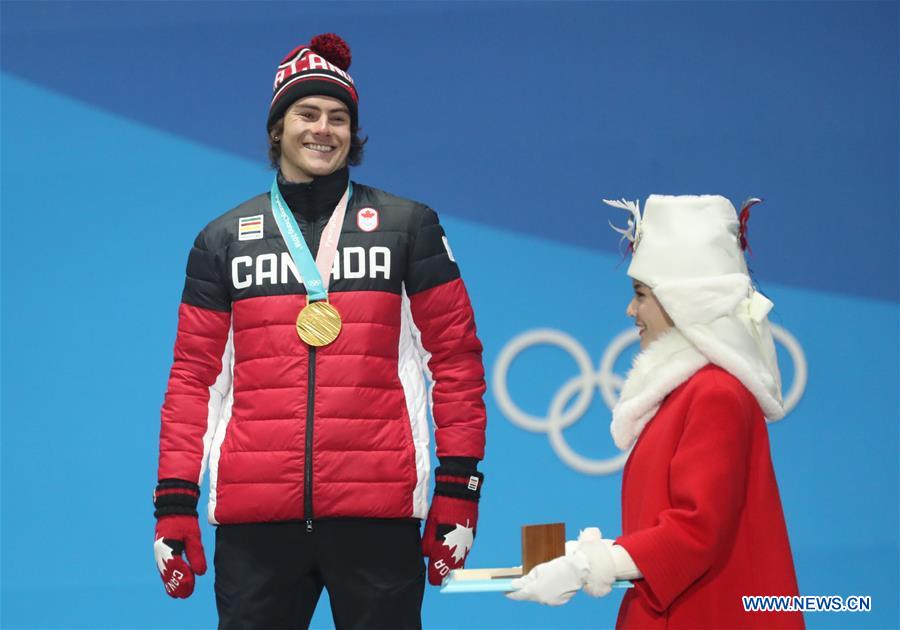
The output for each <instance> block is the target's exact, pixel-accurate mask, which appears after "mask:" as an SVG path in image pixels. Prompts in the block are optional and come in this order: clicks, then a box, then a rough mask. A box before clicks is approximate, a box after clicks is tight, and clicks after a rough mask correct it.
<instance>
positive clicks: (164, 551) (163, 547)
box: [153, 536, 173, 574]
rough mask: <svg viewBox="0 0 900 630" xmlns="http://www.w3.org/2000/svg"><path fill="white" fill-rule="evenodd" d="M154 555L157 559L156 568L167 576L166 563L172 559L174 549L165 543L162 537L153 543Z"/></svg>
mask: <svg viewBox="0 0 900 630" xmlns="http://www.w3.org/2000/svg"><path fill="white" fill-rule="evenodd" d="M153 555H154V556H155V557H156V568H157V569H159V572H160V573H162V574H165V572H166V563H167V562H168V561H169V560H171V559H172V557H173V556H172V548H171V547H170V546H169V545H167V544H166V543H164V542H163V539H162V537H161V536H160V537H159V538H157V539H156V542H155V543H153Z"/></svg>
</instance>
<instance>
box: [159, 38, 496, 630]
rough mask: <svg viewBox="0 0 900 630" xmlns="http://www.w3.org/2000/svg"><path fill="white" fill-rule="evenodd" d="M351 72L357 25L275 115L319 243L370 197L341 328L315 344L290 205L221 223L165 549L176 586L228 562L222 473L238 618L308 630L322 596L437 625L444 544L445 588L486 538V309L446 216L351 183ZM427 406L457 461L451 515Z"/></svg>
mask: <svg viewBox="0 0 900 630" xmlns="http://www.w3.org/2000/svg"><path fill="white" fill-rule="evenodd" d="M349 65H350V51H349V49H348V48H347V46H346V44H345V43H344V42H343V40H341V39H340V38H339V37H337V36H336V35H332V34H328V35H320V36H317V37H315V38H313V40H312V41H311V42H310V44H307V45H302V46H298V47H297V48H295V49H294V50H292V51H291V52H290V53H289V54H288V55H287V56H286V57H285V58H284V60H283V61H282V62H281V64H280V65H279V66H278V69H277V72H276V76H275V86H274V95H273V98H272V103H271V106H270V111H269V117H268V125H267V128H268V132H269V138H270V149H271V150H270V158H271V159H272V162H273V165H274V166H276V167H277V168H278V175H277V186H278V192H279V193H280V195H281V197H282V198H283V199H284V201H285V202H286V204H287V206H289V208H290V212H291V214H292V215H293V218H294V219H295V221H296V223H297V225H298V226H299V228H300V231H301V232H302V235H303V239H304V240H305V243H306V245H307V247H308V248H309V250H310V252H312V253H313V254H315V253H316V252H317V251H318V249H319V242H320V240H321V238H322V232H323V229H324V228H325V226H326V224H327V223H328V221H329V219H330V218H331V216H332V214H333V213H334V212H335V208H336V207H337V206H338V204H339V202H340V201H341V199H342V197H343V196H344V195H345V193H347V194H348V196H349V201H348V202H347V205H346V214H345V216H344V220H343V223H342V224H341V225H340V236H339V239H338V242H337V249H336V253H335V257H334V262H333V265H332V267H331V275H330V286H329V288H328V301H329V303H330V305H331V306H333V307H334V308H335V309H336V310H337V311H338V312H339V314H340V318H341V320H342V328H341V331H340V334H339V335H338V336H337V338H336V339H334V341H333V342H331V343H329V344H327V345H323V346H319V347H317V346H315V345H308V343H306V342H304V341H303V340H301V338H299V337H298V331H297V324H296V320H297V314H298V312H299V311H301V310H302V309H303V308H304V307H305V306H306V305H307V298H308V296H307V291H306V288H305V285H304V283H303V282H302V280H301V273H300V272H299V271H298V266H297V264H295V262H294V259H293V258H292V256H291V254H290V252H289V250H288V247H287V245H286V243H285V240H284V238H283V237H282V234H281V232H280V231H279V227H278V225H277V224H276V221H275V219H274V217H273V212H272V202H271V199H270V195H268V194H263V195H259V196H257V197H254V198H252V199H250V200H248V201H246V202H244V203H242V204H241V205H239V206H238V207H236V208H234V209H233V210H231V211H229V212H227V213H226V214H224V215H222V216H221V217H219V218H217V219H215V220H214V221H212V222H211V223H210V224H209V225H207V226H206V227H205V228H204V229H203V230H202V231H201V232H200V234H199V235H198V236H197V239H196V241H195V243H194V247H193V248H192V250H191V253H190V256H189V258H188V264H187V279H186V282H185V287H184V293H183V296H182V303H181V306H180V308H179V318H178V334H177V339H176V342H175V360H174V364H173V366H172V370H171V375H170V378H169V385H168V390H167V392H166V397H165V403H164V405H163V408H162V429H161V432H160V455H159V484H158V486H157V488H156V492H155V493H154V503H155V506H156V512H155V515H156V517H157V526H156V536H155V539H156V541H155V545H154V550H155V554H156V561H157V566H158V568H159V570H160V572H161V574H162V577H163V582H164V584H165V587H166V591H167V592H168V593H169V594H170V595H172V596H173V597H187V596H188V595H190V593H191V592H192V590H193V586H194V574H202V573H203V572H204V571H205V570H206V561H205V557H204V552H203V547H202V545H201V543H200V530H199V526H198V516H197V503H198V498H199V495H200V487H199V484H200V483H201V481H202V479H203V475H204V472H205V469H206V467H207V466H208V468H209V473H210V482H209V507H208V516H209V520H210V522H211V523H213V524H215V525H217V526H218V527H217V528H216V553H215V569H216V582H215V589H216V603H217V606H218V611H219V620H220V627H221V628H267V629H268V628H281V627H304V626H305V625H308V624H309V620H310V618H311V616H312V613H313V610H314V609H315V605H316V602H317V601H318V598H319V595H320V594H321V591H322V588H326V589H327V590H328V595H329V598H330V600H331V607H332V611H333V615H334V621H335V624H336V625H337V626H338V627H340V628H351V627H359V628H410V627H420V626H421V614H420V610H421V602H422V595H423V590H424V580H425V573H426V571H425V567H424V565H423V562H422V558H423V553H424V555H425V556H428V558H429V561H428V569H427V573H428V578H429V581H430V582H431V583H432V584H439V583H440V581H441V579H442V577H444V576H445V575H446V574H447V573H448V572H449V571H450V570H451V569H453V568H458V567H461V566H462V565H463V563H464V562H465V558H466V554H467V553H468V551H469V549H470V548H471V545H472V540H473V537H474V534H475V529H476V523H477V518H478V499H479V497H480V493H481V484H482V479H483V478H482V475H481V474H480V473H479V472H477V468H476V464H477V463H478V461H480V460H481V459H482V458H483V456H484V440H485V437H484V436H485V409H484V403H483V401H482V395H483V393H484V390H485V384H484V369H483V366H482V361H481V350H482V348H481V343H480V342H479V340H478V338H477V336H476V332H475V320H474V317H473V313H472V308H471V305H470V302H469V297H468V294H467V293H466V289H465V286H464V285H463V282H462V279H461V278H460V275H459V268H458V267H457V264H456V262H455V260H454V258H453V254H452V251H451V250H450V247H449V244H448V242H447V238H446V236H445V234H444V231H443V229H442V228H441V225H440V223H439V222H438V217H437V214H436V213H435V212H434V211H433V210H431V209H430V208H428V207H427V206H425V205H423V204H420V203H417V202H414V201H410V200H407V199H403V198H400V197H396V196H394V195H391V194H388V193H385V192H382V191H380V190H377V189H375V188H370V187H368V186H364V185H362V184H359V183H356V182H353V183H351V182H350V180H349V169H348V166H349V165H356V164H358V163H359V162H360V160H361V157H362V145H363V142H362V141H361V140H360V138H359V135H358V131H359V124H358V95H357V93H356V88H355V86H354V84H353V80H352V79H351V78H350V75H349V74H348V73H347V69H348V68H349ZM337 216H340V215H337ZM426 374H427V376H428V380H429V381H430V383H431V386H430V388H429V387H428V386H427V384H426V378H425V375H426ZM426 407H430V409H431V414H432V416H433V419H434V424H435V431H434V436H435V441H436V447H437V448H436V451H437V456H438V458H439V459H440V466H439V467H438V468H437V470H436V471H435V479H436V483H435V491H434V496H433V498H432V501H431V504H430V506H429V504H428V486H429V484H428V479H429V476H430V472H431V464H430V457H429V442H430V433H431V432H430V429H429V426H428V424H429V423H428V420H427V412H426ZM426 516H427V520H426V526H425V530H424V534H423V536H422V537H421V538H420V535H419V526H420V520H421V519H423V518H426ZM182 552H183V553H184V556H185V557H186V559H185V557H182Z"/></svg>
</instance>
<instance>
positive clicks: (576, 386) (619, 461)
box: [492, 324, 808, 475]
mask: <svg viewBox="0 0 900 630" xmlns="http://www.w3.org/2000/svg"><path fill="white" fill-rule="evenodd" d="M772 337H773V338H774V339H775V340H776V341H778V342H780V343H781V344H782V345H783V346H784V347H785V349H786V350H787V351H788V354H789V356H790V358H791V361H792V363H793V365H794V375H793V379H792V382H791V387H790V390H788V393H787V395H786V396H785V401H784V406H785V415H786V414H787V413H788V412H790V411H791V410H792V409H793V408H794V407H795V406H796V405H797V403H798V402H799V401H800V398H801V397H802V396H803V392H804V390H805V389H806V380H807V372H808V370H807V363H806V356H805V355H804V353H803V348H801V346H800V344H799V343H798V342H797V340H796V339H795V338H794V337H793V335H791V334H790V333H789V332H788V331H787V330H786V329H784V328H782V327H781V326H778V325H775V324H772ZM639 339H640V338H639V336H638V332H637V329H635V328H629V329H628V330H625V331H623V332H622V333H620V334H618V335H616V337H614V338H613V340H612V341H611V342H610V343H609V345H608V346H607V347H606V350H605V351H604V352H603V356H602V357H601V358H600V362H599V365H598V367H597V370H596V371H595V370H594V368H593V363H592V362H591V358H590V356H589V355H588V353H587V351H586V350H585V349H584V346H582V345H581V344H580V343H579V342H578V341H576V340H575V339H574V338H573V337H571V336H570V335H567V334H566V333H564V332H561V331H559V330H554V329H552V328H536V329H534V330H529V331H526V332H524V333H522V334H520V335H517V336H516V337H514V338H513V339H511V340H510V341H509V343H507V344H506V346H504V347H503V349H502V350H501V351H500V355H499V356H498V357H497V361H496V362H495V363H494V371H493V387H492V390H493V392H494V397H495V398H496V400H497V405H498V406H499V407H500V411H502V412H503V414H504V415H505V416H506V418H507V419H508V420H509V421H510V422H512V423H513V424H514V425H516V426H517V427H519V428H521V429H524V430H526V431H530V432H532V433H546V434H547V437H548V439H549V441H550V446H551V448H553V450H554V451H555V452H556V454H557V456H558V457H559V458H560V459H561V460H562V461H563V462H564V463H565V464H567V465H568V466H569V467H570V468H572V469H574V470H577V471H578V472H581V473H584V474H587V475H611V474H613V473H615V472H618V471H619V470H621V469H622V468H623V467H624V466H625V461H626V460H627V459H628V453H627V452H626V453H621V454H619V455H616V456H614V457H610V458H607V459H591V458H589V457H585V456H583V455H581V454H579V453H577V452H575V450H573V449H572V447H571V446H570V445H569V444H568V442H566V440H565V438H564V437H563V430H564V429H566V428H568V427H570V426H572V425H573V424H575V423H576V422H578V421H579V420H580V419H581V418H582V417H583V416H584V414H585V412H586V411H587V410H588V407H590V405H591V403H592V402H593V400H594V389H595V388H596V389H598V390H599V391H600V396H601V398H602V399H603V402H604V403H605V404H606V406H607V407H608V408H609V409H610V410H612V409H613V407H615V405H616V401H617V400H618V397H619V391H620V390H621V388H622V385H623V383H624V382H625V379H624V378H623V377H622V376H620V375H618V374H616V373H615V372H614V371H613V370H614V366H615V363H616V360H617V359H618V358H619V356H620V355H621V354H622V353H623V352H624V351H625V350H626V349H627V348H628V347H629V346H631V345H633V344H635V343H637V342H638V341H639ZM540 345H549V346H555V347H557V348H560V349H562V350H564V351H566V352H568V353H569V355H570V356H571V357H572V359H574V361H575V363H576V365H577V366H578V369H579V373H578V374H577V375H575V376H573V377H572V378H571V379H569V380H568V381H567V382H565V383H563V385H562V386H561V387H560V388H559V389H558V390H557V392H556V394H555V395H554V396H553V398H552V399H551V401H550V405H549V408H548V411H547V416H546V417H544V418H541V417H539V416H534V415H531V414H529V413H527V412H525V411H523V410H522V409H521V408H520V407H519V406H518V405H516V403H514V402H513V400H512V397H511V396H510V394H509V387H508V383H507V376H508V374H509V368H510V365H511V364H512V362H513V361H514V360H515V359H516V357H517V356H518V355H519V354H520V353H521V352H522V351H523V350H525V349H527V348H530V347H532V346H540ZM573 398H575V402H574V403H573V404H572V405H571V406H569V408H568V409H566V406H567V405H568V404H569V402H570V401H571V400H572V399H573Z"/></svg>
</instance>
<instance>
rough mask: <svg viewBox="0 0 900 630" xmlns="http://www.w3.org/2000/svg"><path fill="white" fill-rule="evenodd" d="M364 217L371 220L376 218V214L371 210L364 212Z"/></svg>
mask: <svg viewBox="0 0 900 630" xmlns="http://www.w3.org/2000/svg"><path fill="white" fill-rule="evenodd" d="M362 216H363V218H364V219H371V218H372V217H374V216H375V213H374V212H372V211H371V210H364V211H363V212H362Z"/></svg>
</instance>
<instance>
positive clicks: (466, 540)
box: [442, 519, 475, 562]
mask: <svg viewBox="0 0 900 630" xmlns="http://www.w3.org/2000/svg"><path fill="white" fill-rule="evenodd" d="M474 540H475V533H474V531H473V528H471V527H469V519H466V524H465V525H462V524H460V523H457V524H456V528H455V529H454V530H453V531H451V532H447V533H446V534H445V535H444V542H443V543H442V544H443V545H444V547H448V548H449V549H450V550H452V551H453V559H454V560H455V561H457V562H462V561H463V560H465V559H466V554H468V553H469V550H470V549H471V548H472V542H473V541H474Z"/></svg>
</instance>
